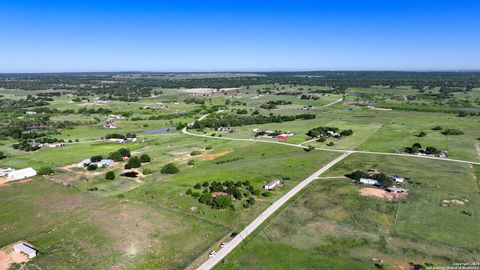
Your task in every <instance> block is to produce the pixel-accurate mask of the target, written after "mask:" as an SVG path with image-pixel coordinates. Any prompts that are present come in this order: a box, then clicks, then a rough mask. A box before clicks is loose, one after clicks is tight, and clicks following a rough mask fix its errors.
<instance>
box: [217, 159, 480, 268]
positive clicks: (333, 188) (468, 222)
mask: <svg viewBox="0 0 480 270" xmlns="http://www.w3.org/2000/svg"><path fill="white" fill-rule="evenodd" d="M369 168H378V169H380V170H381V171H383V172H385V173H387V174H399V175H402V176H404V177H409V178H410V180H409V184H407V185H406V188H407V189H408V190H409V194H408V197H407V198H406V199H405V200H404V201H401V202H389V201H384V200H381V199H375V198H369V197H362V196H360V195H359V193H358V190H359V188H360V187H359V186H357V185H355V184H353V183H352V182H351V181H350V180H348V179H344V178H331V179H319V180H317V181H315V182H313V183H312V184H311V185H310V186H309V187H307V189H306V191H305V192H304V193H303V194H302V195H300V196H299V197H298V198H297V199H295V200H293V201H292V202H291V203H290V204H289V205H288V206H287V207H286V208H285V209H284V210H282V211H281V212H280V213H278V215H277V216H276V217H274V218H273V219H271V220H270V221H269V222H268V224H267V225H265V226H263V227H262V228H261V229H260V230H258V231H257V232H256V234H255V236H253V237H250V238H249V239H248V241H246V243H245V244H242V245H241V247H240V248H238V249H236V250H235V251H234V252H233V253H232V254H231V255H230V256H229V257H227V258H226V259H225V261H224V263H223V264H222V265H219V266H218V267H217V268H218V269H264V268H263V267H262V266H263V265H262V262H264V261H265V262H267V263H266V264H265V265H267V266H266V267H267V268H268V267H270V266H271V265H272V266H273V267H272V268H269V269H275V268H276V267H281V266H286V267H287V268H288V267H291V266H292V265H295V266H296V269H347V268H348V269H375V267H374V265H373V263H374V262H375V260H374V259H382V260H384V263H385V264H386V265H387V266H388V269H402V268H403V269H406V267H408V262H415V263H421V264H423V263H426V262H429V263H433V264H434V265H449V264H451V263H452V262H471V261H478V259H479V258H480V249H479V248H478V245H476V243H477V242H478V241H480V239H479V238H478V234H477V233H476V232H477V231H478V230H479V229H480V228H479V225H478V215H479V213H480V198H479V195H478V191H479V188H480V187H479V186H478V181H477V179H476V178H475V177H478V172H479V168H478V167H471V166H470V165H458V164H453V163H449V162H441V161H440V162H437V161H431V160H416V159H411V158H398V157H378V156H372V155H360V154H355V155H353V156H350V157H348V158H347V159H345V160H344V161H342V162H341V163H339V164H337V165H336V166H335V167H334V168H332V170H330V171H328V172H327V173H326V175H325V176H328V177H342V176H343V175H344V174H346V173H349V172H351V171H352V170H355V169H361V170H367V169H369ZM475 173H476V174H477V176H475ZM455 198H457V199H468V200H469V201H470V203H469V204H468V205H466V206H458V205H450V206H449V207H443V206H442V201H443V200H445V199H455ZM463 211H466V212H468V213H470V214H471V216H470V215H466V214H465V213H464V212H463ZM455 232H462V233H461V234H458V233H455Z"/></svg>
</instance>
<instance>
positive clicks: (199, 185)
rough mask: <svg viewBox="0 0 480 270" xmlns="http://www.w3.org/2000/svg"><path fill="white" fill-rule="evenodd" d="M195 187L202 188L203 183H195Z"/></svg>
mask: <svg viewBox="0 0 480 270" xmlns="http://www.w3.org/2000/svg"><path fill="white" fill-rule="evenodd" d="M193 188H195V189H201V188H202V185H201V184H200V183H197V184H195V186H193Z"/></svg>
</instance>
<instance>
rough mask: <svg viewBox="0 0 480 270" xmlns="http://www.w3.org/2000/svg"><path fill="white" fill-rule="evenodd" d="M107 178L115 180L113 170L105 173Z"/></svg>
mask: <svg viewBox="0 0 480 270" xmlns="http://www.w3.org/2000/svg"><path fill="white" fill-rule="evenodd" d="M105 179H107V180H114V179H115V173H114V172H112V171H109V172H107V173H106V174H105Z"/></svg>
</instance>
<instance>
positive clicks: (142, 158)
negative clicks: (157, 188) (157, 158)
mask: <svg viewBox="0 0 480 270" xmlns="http://www.w3.org/2000/svg"><path fill="white" fill-rule="evenodd" d="M151 161H152V158H151V157H150V156H149V155H147V154H142V155H141V156H140V162H141V163H148V162H151Z"/></svg>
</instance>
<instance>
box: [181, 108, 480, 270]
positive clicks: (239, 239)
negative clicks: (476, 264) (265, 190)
mask: <svg viewBox="0 0 480 270" xmlns="http://www.w3.org/2000/svg"><path fill="white" fill-rule="evenodd" d="M340 101H341V100H338V101H336V102H334V103H331V104H328V106H330V105H332V104H335V103H338V102H340ZM207 116H208V114H207V115H203V116H202V117H200V118H199V120H202V119H205V118H206V117H207ZM181 132H182V133H183V134H185V135H190V136H195V137H203V138H211V139H218V140H227V141H245V142H260V143H270V144H279V145H286V146H291V147H297V148H303V149H305V148H306V146H304V145H302V144H303V143H302V144H292V143H286V142H280V141H266V140H259V139H241V138H227V137H212V136H209V135H203V134H195V133H191V132H189V131H188V130H187V127H185V128H183V129H182V131H181ZM310 141H312V140H310ZM305 143H308V142H305ZM315 150H319V151H329V152H337V153H342V155H341V156H339V157H337V158H336V159H334V160H332V161H331V162H330V163H328V164H327V165H325V166H323V167H322V168H321V169H320V170H318V171H316V172H315V173H313V174H312V175H310V176H309V177H307V178H306V179H305V180H303V181H302V182H300V183H299V184H298V185H296V186H295V187H294V188H292V189H291V190H290V191H289V192H287V193H286V194H285V195H283V196H282V197H281V198H280V199H279V200H277V201H276V202H274V203H273V204H272V205H271V206H269V207H268V208H267V209H266V210H265V211H264V212H263V213H262V214H260V215H259V216H258V217H257V218H256V219H255V220H254V221H252V223H250V224H249V225H248V226H247V227H246V228H245V229H244V230H243V231H241V232H240V233H239V234H238V235H237V236H235V237H234V238H233V239H232V240H231V241H230V242H229V243H227V245H226V246H225V247H224V248H222V249H220V251H219V252H218V253H217V255H215V256H213V257H212V258H209V259H208V260H207V261H205V262H204V263H203V264H202V265H201V266H200V267H199V268H197V269H198V270H207V269H212V268H213V267H214V266H215V265H216V264H217V263H219V262H220V261H221V260H222V259H224V258H225V257H226V256H227V255H228V254H229V253H230V252H232V251H233V250H234V249H235V247H236V246H238V245H239V244H240V243H241V242H242V241H243V240H244V239H245V238H246V237H247V236H248V235H250V234H251V233H252V232H253V231H255V229H256V228H258V226H260V225H261V224H262V223H263V222H264V221H265V220H266V219H267V218H268V217H270V216H271V215H272V214H273V213H274V212H275V211H277V210H278V209H279V208H280V207H281V206H282V205H283V204H285V203H286V202H287V201H288V200H289V199H291V198H292V197H293V196H295V194H297V193H298V192H299V191H300V190H302V189H303V188H304V187H305V186H307V185H308V184H309V183H311V182H312V181H313V180H315V179H317V178H318V177H319V176H320V175H321V174H322V173H324V172H325V171H327V170H328V169H330V168H331V167H332V166H333V165H335V164H336V163H338V162H339V161H341V160H343V159H344V158H346V157H347V156H349V155H350V154H353V153H358V154H372V155H388V156H404V157H413V158H423V159H434V160H443V161H451V162H459V163H467V164H475V165H480V162H474V161H468V160H459V159H449V158H439V157H429V156H417V155H411V154H402V153H385V152H371V151H358V150H343V149H327V148H315Z"/></svg>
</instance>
